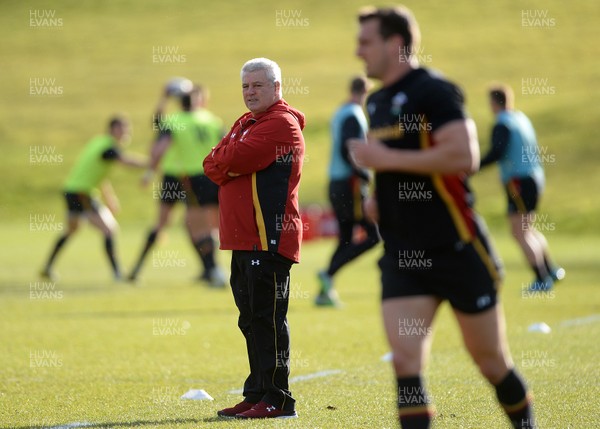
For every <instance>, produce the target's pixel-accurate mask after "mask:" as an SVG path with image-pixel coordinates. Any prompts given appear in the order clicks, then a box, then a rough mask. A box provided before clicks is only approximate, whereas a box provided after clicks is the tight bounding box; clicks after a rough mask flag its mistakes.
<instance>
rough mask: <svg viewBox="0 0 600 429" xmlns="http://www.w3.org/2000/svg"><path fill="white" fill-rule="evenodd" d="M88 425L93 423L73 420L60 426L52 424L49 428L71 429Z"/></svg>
mask: <svg viewBox="0 0 600 429" xmlns="http://www.w3.org/2000/svg"><path fill="white" fill-rule="evenodd" d="M89 426H94V423H89V422H74V423H67V424H66V425H62V426H52V427H51V428H50V429H72V428H86V427H89Z"/></svg>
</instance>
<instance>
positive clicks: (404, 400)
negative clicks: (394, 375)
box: [397, 375, 433, 429]
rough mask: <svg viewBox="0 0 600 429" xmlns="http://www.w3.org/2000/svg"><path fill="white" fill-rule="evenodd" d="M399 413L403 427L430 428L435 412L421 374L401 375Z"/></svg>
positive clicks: (414, 428)
mask: <svg viewBox="0 0 600 429" xmlns="http://www.w3.org/2000/svg"><path fill="white" fill-rule="evenodd" d="M397 381H398V415H399V418H400V426H401V427H402V429H429V425H430V423H431V416H432V414H433V409H432V406H431V405H430V400H429V397H428V396H427V392H426V391H425V388H424V387H423V382H422V381H421V377H420V376H418V375H417V376H414V377H399V378H398V379H397Z"/></svg>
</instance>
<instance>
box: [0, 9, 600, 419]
mask: <svg viewBox="0 0 600 429" xmlns="http://www.w3.org/2000/svg"><path fill="white" fill-rule="evenodd" d="M364 4H365V3H364V2H363V1H362V0H349V1H346V2H344V5H343V7H342V6H340V5H339V4H338V3H335V2H322V1H318V0H303V1H301V2H300V1H296V0H290V1H286V2H279V1H275V0H265V1H260V2H253V1H250V0H236V1H204V0H203V1H202V2H193V1H191V0H189V1H184V0H177V1H170V2H164V1H159V0H147V1H144V2H135V1H133V0H112V1H104V2H97V1H93V0H85V1H84V0H81V1H72V0H57V1H53V2H47V1H45V0H32V1H28V2H17V1H4V2H0V37H2V40H3V43H2V44H0V70H2V72H1V74H2V79H0V93H1V94H2V99H3V103H1V104H0V118H2V120H0V141H1V142H2V157H1V160H0V165H1V167H2V172H3V175H2V177H3V180H2V186H0V220H1V221H2V223H1V224H0V233H1V236H2V243H3V244H2V246H1V247H0V264H1V265H0V266H1V267H2V268H1V270H0V314H2V317H1V318H0V326H1V327H2V330H1V331H0V332H1V334H0V340H1V344H2V353H0V368H2V372H1V373H0V374H1V375H0V428H9V427H10V428H13V427H20V428H30V427H38V428H39V427H44V426H52V425H58V424H61V423H67V422H78V421H79V422H82V421H88V422H93V423H96V424H97V425H96V427H109V428H121V427H149V428H152V427H154V428H156V427H159V428H160V427H164V428H171V427H174V428H192V427H194V428H196V427H210V426H215V427H220V428H221V427H222V428H228V427H265V426H266V427H281V426H283V425H282V424H281V422H260V423H252V422H250V423H248V422H222V421H215V420H214V417H213V416H214V415H215V410H217V409H219V408H220V407H223V406H227V405H230V404H231V403H233V402H235V401H236V400H237V399H238V397H237V396H235V395H230V394H228V393H227V392H228V391H229V390H231V389H235V388H239V387H240V384H241V382H242V380H243V378H244V376H245V371H246V362H245V352H244V348H243V343H242V337H241V334H239V333H238V332H237V329H236V326H235V325H236V311H235V308H234V305H233V302H232V298H231V296H230V294H229V292H226V291H215V290H211V289H207V288H205V287H202V286H199V285H197V284H195V283H193V282H192V281H191V279H192V278H193V277H194V276H195V275H196V274H197V272H196V262H195V258H194V256H193V254H192V252H191V249H190V247H189V245H188V243H187V240H186V239H185V237H184V236H183V234H182V233H181V230H180V228H176V227H174V228H171V229H170V231H169V235H168V237H166V238H164V239H163V240H162V242H161V243H160V245H159V247H158V250H159V251H161V252H176V253H159V254H157V255H156V256H155V260H156V261H158V262H157V264H158V265H160V263H161V262H160V261H163V263H164V261H165V260H169V261H171V262H173V264H174V265H176V264H179V265H184V266H181V267H163V268H158V267H152V258H150V259H149V261H148V262H149V263H148V265H147V267H146V270H145V281H144V282H142V284H141V285H140V287H139V288H130V287H126V286H124V285H116V284H113V283H112V282H111V280H110V277H109V274H108V267H107V263H106V262H105V261H104V255H103V254H102V251H101V240H100V237H98V236H97V235H96V234H93V233H92V232H91V231H89V230H84V231H83V232H82V233H81V235H80V236H78V237H77V238H76V239H75V240H74V241H73V242H72V243H69V245H68V247H67V249H66V250H65V252H64V254H63V255H61V259H60V260H59V263H58V269H59V271H60V272H61V273H62V275H63V277H62V280H61V281H60V282H59V283H57V284H55V285H54V284H41V285H40V284H37V286H36V281H37V279H36V277H35V273H36V271H37V270H38V268H39V266H40V265H41V263H42V261H43V260H44V258H45V257H46V254H47V252H48V251H49V248H50V246H51V243H52V241H53V240H54V239H55V233H52V232H33V231H31V230H30V220H31V218H32V217H33V218H34V219H35V218H36V217H37V216H41V217H44V216H50V217H52V216H56V218H54V220H52V221H51V222H49V223H50V224H52V225H56V224H57V223H58V222H61V219H62V216H63V210H64V207H63V206H64V202H63V201H62V200H61V199H60V194H59V192H60V188H61V184H62V182H63V180H64V178H65V176H66V174H67V171H68V169H69V168H70V167H71V165H72V164H73V162H74V160H75V158H76V156H77V155H78V153H79V150H80V148H81V146H82V145H83V144H84V143H85V142H86V141H88V140H89V139H90V137H91V136H92V135H94V134H96V133H99V132H102V131H103V129H104V126H105V122H106V120H107V118H108V116H109V115H111V114H112V113H113V112H126V113H127V114H128V115H129V117H130V118H131V120H132V122H133V126H134V141H133V143H132V145H131V147H130V149H131V150H132V151H135V152H142V153H145V152H147V149H148V145H149V142H150V141H151V139H152V130H151V127H150V121H149V119H150V116H151V114H152V111H153V108H154V103H155V102H156V99H157V97H158V95H159V92H160V88H161V86H162V85H163V84H164V82H165V81H166V80H167V79H168V78H169V77H171V76H180V75H183V76H188V77H190V78H192V79H194V80H198V81H200V82H202V83H203V84H205V85H206V86H208V87H209V88H210V90H211V94H212V99H211V108H212V110H214V112H215V113H217V114H218V115H219V116H221V117H222V118H223V119H224V121H225V123H226V124H227V125H229V124H230V123H231V122H232V121H233V120H234V119H235V118H237V117H238V116H239V115H240V114H241V113H242V112H243V111H244V110H245V108H244V105H243V103H242V99H241V94H240V84H239V69H240V67H241V65H242V64H243V63H244V62H245V61H246V60H247V59H250V58H252V57H256V56H267V57H271V58H273V59H275V60H276V61H278V62H279V63H280V65H281V66H282V69H283V75H284V79H289V81H288V82H295V83H294V84H291V85H288V86H291V87H292V88H291V89H294V90H295V91H296V92H294V91H291V92H288V93H287V94H286V99H287V100H288V101H289V102H290V103H291V104H292V105H294V106H296V107H298V108H299V109H301V110H303V111H304V112H305V114H306V116H307V127H306V129H305V137H306V143H307V159H306V161H307V162H306V164H305V168H304V176H303V182H302V188H301V193H300V198H301V203H302V204H303V205H307V204H310V203H315V202H316V203H321V204H323V203H324V202H325V200H326V185H325V183H326V165H327V162H328V156H329V145H330V142H329V136H328V121H329V118H330V116H331V114H332V113H333V111H334V110H335V108H336V107H337V105H338V104H339V103H340V102H341V101H342V100H343V99H344V97H345V87H346V84H347V81H348V79H349V78H350V77H351V76H352V75H354V74H355V73H357V72H360V71H361V70H362V65H361V63H360V61H358V60H357V59H356V58H355V57H354V55H353V51H354V48H355V42H354V39H355V36H356V31H357V26H356V23H355V13H356V11H357V9H358V8H359V7H360V6H362V5H364ZM409 6H410V7H412V8H413V10H414V12H415V14H416V16H417V18H418V20H419V22H420V25H421V29H422V33H423V40H422V47H423V54H424V55H425V56H426V57H425V58H426V59H427V60H428V61H427V62H426V64H425V65H427V66H431V67H433V68H437V69H440V70H442V71H443V72H445V73H446V74H447V76H449V77H450V78H451V79H453V80H455V81H457V82H458V83H459V84H460V85H461V86H462V87H463V88H464V90H465V93H466V96H467V107H468V110H469V112H470V113H471V115H472V116H473V118H474V119H475V121H476V122H477V125H478V129H479V135H480V141H481V146H482V149H483V150H485V149H486V148H487V147H488V134H489V131H490V127H491V125H492V117H491V114H490V112H489V110H488V106H487V101H486V95H485V90H486V87H487V85H488V84H489V83H490V82H492V81H498V80H500V81H504V82H508V83H510V84H512V85H513V87H514V88H515V90H516V92H517V106H518V107H519V108H520V109H522V110H523V111H525V112H526V113H527V114H528V115H529V116H530V117H531V119H532V120H533V122H534V125H535V126H536V129H537V132H538V137H539V141H540V144H541V145H542V147H543V148H545V149H546V150H547V151H548V153H549V154H551V155H554V156H553V157H552V161H551V162H549V163H547V164H546V166H545V168H546V174H547V178H548V186H547V190H546V193H545V196H544V199H543V201H542V202H541V206H540V210H539V212H540V214H542V215H544V216H547V220H546V222H545V224H544V226H547V227H552V231H550V232H549V233H548V238H549V239H550V244H551V246H552V249H553V253H554V254H555V255H556V257H557V259H558V260H559V261H560V262H561V263H562V264H564V265H565V268H566V269H567V271H568V279H567V281H566V282H565V284H564V285H561V286H559V288H558V289H557V290H556V295H553V296H545V297H542V298H540V297H538V298H526V297H522V296H521V295H520V293H519V290H520V287H521V285H522V284H523V283H524V282H527V281H528V280H529V279H530V273H529V272H528V270H527V269H526V267H525V264H524V263H523V261H522V257H521V254H520V251H519V249H518V248H517V247H516V245H515V244H514V243H513V242H512V240H510V239H509V237H508V235H507V225H506V219H505V216H504V211H505V207H504V206H505V202H504V196H503V193H502V190H501V188H500V186H499V184H498V178H497V174H496V172H495V171H484V172H482V173H480V174H479V175H477V176H475V177H474V178H473V180H472V184H473V186H474V188H475V191H476V193H477V198H478V208H479V210H480V211H481V212H482V214H483V215H484V216H485V218H486V220H487V221H488V222H489V224H490V225H491V227H492V231H493V233H494V236H495V238H496V239H497V242H498V244H499V248H500V250H501V253H502V255H503V256H504V258H505V260H506V265H507V280H506V286H505V290H504V291H503V301H504V305H505V309H506V313H507V319H508V333H509V337H510V342H511V347H512V351H513V355H514V357H515V361H516V363H517V365H518V366H520V367H521V369H522V372H523V373H524V375H525V376H526V377H527V379H528V381H529V383H530V385H531V387H532V388H533V391H534V393H535V396H536V405H537V414H538V416H539V420H540V427H542V428H557V429H558V428H561V429H563V428H591V427H594V425H597V424H598V423H597V419H598V404H597V399H596V398H597V397H598V396H599V394H600V392H599V390H600V389H599V386H598V380H599V379H600V369H599V367H598V363H597V360H598V359H597V357H598V355H599V352H600V350H599V346H598V342H597V338H598V334H599V329H600V328H599V324H598V323H589V324H585V325H581V326H570V327H568V326H564V327H561V323H562V321H564V320H571V319H577V318H581V317H586V316H589V315H594V314H596V315H597V314H598V313H600V308H599V307H600V305H599V304H598V303H599V302H600V300H599V299H598V298H599V294H598V291H597V284H596V283H597V279H598V277H599V274H600V268H599V266H600V265H599V264H598V257H597V249H598V243H599V239H600V199H598V198H596V197H595V190H596V189H598V187H599V186H600V169H598V167H597V160H598V159H599V157H600V146H599V145H598V144H597V136H596V129H597V125H598V124H597V118H598V117H600V93H599V92H598V91H595V90H593V89H594V88H595V87H596V85H597V73H598V66H597V60H596V59H597V58H598V56H599V55H600V43H598V42H599V41H600V40H599V36H598V34H599V33H598V30H597V23H596V21H597V19H595V18H597V17H598V16H599V13H600V8H599V6H598V4H597V3H596V2H592V1H584V0H577V1H573V2H570V3H569V4H568V5H566V4H565V3H564V2H560V1H558V0H545V1H542V0H531V1H528V2H526V3H523V2H521V1H517V0H507V1H504V2H501V3H499V4H494V5H493V6H492V5H490V4H487V3H485V2H472V1H468V0H459V1H455V2H453V3H452V4H451V5H450V6H440V3H439V2H437V1H434V0H423V1H420V2H415V4H411V5H409ZM32 10H37V11H49V12H50V13H52V12H54V14H55V17H56V18H60V19H62V22H63V25H62V26H61V27H46V28H35V27H31V26H30V22H29V19H30V13H31V11H32ZM525 10H528V11H536V10H537V11H538V12H539V13H544V12H546V13H547V14H548V17H550V18H551V19H553V20H554V23H555V24H554V25H553V26H547V27H543V26H542V27H534V28H527V27H523V26H522V21H521V19H522V13H523V11H525ZM278 11H280V12H281V11H287V12H288V13H289V12H290V11H292V12H293V13H296V14H298V13H300V15H301V17H302V18H303V19H304V18H306V19H307V20H308V21H305V22H307V23H308V25H307V26H306V27H296V28H293V27H280V26H277V21H276V14H277V13H278ZM156 47H163V48H164V47H167V48H169V49H177V50H178V52H179V53H180V54H181V55H185V61H182V62H171V63H162V64H161V63H156V62H153V57H152V55H153V49H155V48H156ZM36 78H47V79H55V80H56V83H55V86H57V87H61V88H62V89H63V95H62V96H59V97H51V96H32V95H30V94H29V91H30V80H31V79H36ZM529 78H534V79H535V78H538V79H547V83H546V84H544V85H543V86H544V88H546V89H549V88H552V89H553V92H554V93H553V94H551V95H526V94H522V93H521V92H522V91H521V90H522V88H521V87H522V82H523V79H525V80H527V79H529ZM284 82H285V80H284ZM294 86H295V88H294ZM42 147H43V148H46V149H49V150H54V151H55V153H56V154H58V155H60V162H56V163H48V162H46V163H39V164H36V163H32V162H31V159H30V151H31V150H32V148H33V149H35V148H42ZM111 177H112V181H113V184H114V187H115V188H116V191H117V193H118V194H119V196H120V199H121V202H122V208H123V209H122V212H121V213H120V214H119V220H120V222H121V223H122V225H123V231H122V234H121V235H120V236H119V241H118V248H119V252H120V254H121V255H122V259H123V262H124V264H125V265H126V266H130V265H131V263H132V262H133V258H134V256H135V255H136V253H137V252H138V251H139V248H140V246H141V245H142V240H143V235H144V231H146V228H148V226H149V225H150V223H151V222H152V220H153V219H154V217H155V210H156V208H155V207H154V204H155V201H154V200H152V190H151V189H147V190H141V189H140V188H139V187H138V186H137V183H138V181H139V178H140V174H139V172H135V171H125V170H122V169H117V168H116V169H115V170H114V172H113V173H112V176H111ZM332 245H333V244H332V243H331V242H319V243H309V244H306V245H305V246H304V247H303V262H302V264H301V265H299V266H297V267H295V268H294V270H293V284H294V287H295V299H294V302H293V304H292V306H291V309H290V314H289V318H290V323H291V327H292V335H293V337H292V340H293V356H292V358H295V359H296V360H295V362H294V363H293V365H292V376H296V375H305V374H312V373H316V372H318V371H324V370H330V369H339V370H342V371H343V373H340V374H335V375H331V376H329V377H327V378H320V379H313V380H308V381H303V382H298V383H297V384H293V385H292V390H293V392H294V395H295V396H296V397H297V399H298V410H299V413H300V415H301V418H300V419H299V420H297V421H294V422H286V423H285V425H286V426H289V427H294V428H295V427H297V428H336V429H337V428H340V427H345V428H375V427H376V428H386V427H396V423H395V422H394V418H393V415H394V409H393V408H394V407H393V402H394V394H393V393H394V385H393V384H394V383H393V376H392V373H391V370H390V368H389V364H388V363H384V362H380V361H379V358H380V357H381V356H382V355H383V354H384V353H386V352H387V347H386V343H385V340H384V337H383V333H382V330H381V323H380V316H379V299H378V294H379V286H378V272H377V269H376V266H375V261H376V258H377V253H378V252H372V253H370V254H369V255H368V256H367V257H365V258H363V259H361V260H359V261H358V262H357V263H356V264H354V265H352V266H351V267H349V268H348V269H346V270H345V271H343V272H342V273H340V276H339V278H338V279H337V284H338V287H339V290H340V292H341V294H342V298H343V300H344V301H345V303H346V307H345V309H343V310H341V311H329V310H325V311H321V310H318V309H315V308H314V307H313V306H312V304H311V300H312V297H313V293H314V290H315V288H316V284H315V279H314V274H315V272H316V271H317V270H318V269H320V268H322V265H323V264H324V261H325V260H326V259H327V257H328V255H329V254H330V252H331V250H332ZM220 259H221V262H222V263H223V264H224V265H226V264H227V260H228V255H227V254H226V253H223V254H220ZM52 286H54V287H55V288H56V291H57V293H58V292H60V294H58V295H60V296H61V298H60V299H32V298H31V296H30V290H31V288H35V287H41V288H49V287H52ZM58 295H57V296H58ZM34 296H35V293H34ZM161 321H163V322H164V321H167V323H174V324H175V325H176V326H177V327H182V326H183V324H184V322H185V326H188V324H189V328H188V329H187V330H186V334H185V335H153V324H155V323H158V324H160V323H161ZM539 321H545V322H546V323H548V324H549V325H550V326H551V327H552V328H553V331H552V333H551V334H549V335H543V334H534V333H530V332H528V331H527V327H528V326H529V325H530V324H531V323H534V322H539ZM435 336H436V338H435V343H434V349H433V355H432V359H431V362H430V366H429V369H428V371H427V374H426V375H427V379H428V380H429V387H430V393H431V395H432V397H433V398H434V400H435V403H436V406H437V409H438V419H437V421H436V423H435V426H434V427H435V428H452V429H454V428H482V427H486V428H488V427H489V428H500V427H506V424H505V422H504V417H503V416H502V413H501V412H500V411H499V409H498V406H497V405H496V403H495V401H494V400H493V394H492V391H491V389H490V388H489V387H488V386H487V385H486V384H485V383H484V382H483V380H482V379H481V377H479V376H478V375H477V373H476V370H475V368H474V366H473V365H472V364H471V363H470V362H469V359H468V357H467V356H466V354H465V352H464V351H463V349H462V347H461V345H460V344H461V343H460V338H459V335H458V332H457V329H456V326H455V323H454V322H453V321H452V318H451V314H450V311H449V310H448V308H447V307H444V308H443V309H442V311H441V313H440V315H439V319H438V320H437V323H436V333H435ZM528 356H540V357H541V362H538V364H536V365H533V366H531V365H529V366H527V365H523V364H524V363H525V364H526V363H527V359H528ZM32 358H33V365H32V361H31V359H32ZM36 359H37V360H36ZM38 362H39V363H41V364H45V365H46V366H45V367H44V366H39V365H37V363H38ZM59 364H60V365H59ZM48 365H50V366H49V367H48ZM52 365H54V366H52ZM190 388H203V389H205V390H207V391H208V392H209V393H210V394H211V395H212V396H213V397H214V398H215V401H214V402H195V401H181V400H179V399H178V398H179V397H180V396H181V395H182V394H183V393H185V391H187V390H188V389H190ZM98 425H100V426H98Z"/></svg>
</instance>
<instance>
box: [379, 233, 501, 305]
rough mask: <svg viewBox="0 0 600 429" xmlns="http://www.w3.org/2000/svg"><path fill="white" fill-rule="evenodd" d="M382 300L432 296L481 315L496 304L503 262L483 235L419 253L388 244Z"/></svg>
mask: <svg viewBox="0 0 600 429" xmlns="http://www.w3.org/2000/svg"><path fill="white" fill-rule="evenodd" d="M379 268H380V269H381V283H382V299H383V300H385V299H389V298H399V297H408V296H417V295H433V296H436V297H438V298H441V299H444V300H448V301H449V302H450V305H451V306H452V308H454V309H456V310H459V311H462V312H463V313H480V312H482V311H485V310H487V309H489V308H491V307H493V306H494V305H495V304H496V300H497V296H496V295H497V287H498V285H499V283H500V280H501V277H502V272H501V269H502V268H501V264H500V260H499V259H498V258H497V257H496V255H495V253H494V252H493V250H492V249H491V247H490V246H489V244H488V242H487V240H486V239H485V236H484V235H482V234H480V235H479V236H478V237H477V238H476V239H475V240H474V241H473V242H471V243H463V242H458V243H457V244H456V245H455V246H451V247H445V248H443V249H429V250H416V249H414V248H413V249H408V248H403V247H402V246H398V245H394V246H391V245H389V244H388V243H386V244H385V251H384V255H383V257H382V258H381V259H380V260H379Z"/></svg>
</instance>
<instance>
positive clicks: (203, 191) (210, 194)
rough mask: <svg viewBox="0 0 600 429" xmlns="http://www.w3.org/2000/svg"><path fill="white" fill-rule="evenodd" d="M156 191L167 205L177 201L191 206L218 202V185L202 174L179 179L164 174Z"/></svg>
mask: <svg viewBox="0 0 600 429" xmlns="http://www.w3.org/2000/svg"><path fill="white" fill-rule="evenodd" d="M157 192H158V197H159V198H160V200H161V202H162V203H164V204H169V205H172V204H175V203H176V202H178V201H182V202H185V203H186V205H187V206H192V207H196V206H199V207H203V206H207V205H217V204H218V203H219V187H218V186H217V185H216V184H215V183H214V182H213V181H212V180H210V179H209V178H208V177H206V176H205V175H204V174H197V175H194V176H184V177H182V178H181V179H180V178H178V177H176V176H172V175H168V174H165V175H164V177H163V180H162V183H161V185H160V189H159V190H157Z"/></svg>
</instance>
